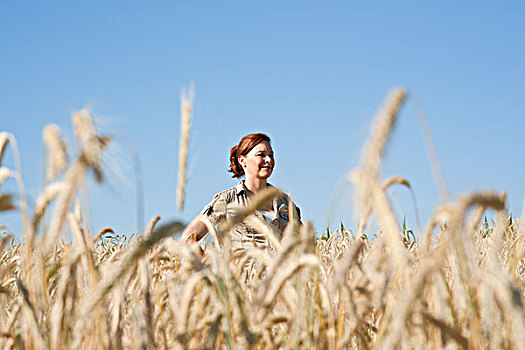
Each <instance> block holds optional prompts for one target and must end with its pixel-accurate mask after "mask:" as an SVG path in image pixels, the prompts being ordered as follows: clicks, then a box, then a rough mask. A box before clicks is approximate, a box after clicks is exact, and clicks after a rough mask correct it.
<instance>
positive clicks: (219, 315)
mask: <svg viewBox="0 0 525 350" xmlns="http://www.w3.org/2000/svg"><path fill="white" fill-rule="evenodd" d="M404 98H405V93H404V92H403V91H402V90H395V91H393V92H392V94H391V95H390V97H389V98H388V99H387V102H386V104H385V106H384V108H383V109H382V110H381V111H380V113H379V114H378V117H377V118H376V121H375V123H374V125H373V128H372V132H371V137H370V140H369V142H368V143H367V144H366V146H365V148H364V151H363V158H362V164H361V165H360V166H359V167H358V168H357V170H355V171H354V172H353V176H352V179H354V180H355V182H356V186H357V189H358V197H357V204H358V208H359V211H358V218H359V223H360V224H359V228H358V231H357V234H354V233H353V232H351V231H347V230H345V229H344V228H343V227H341V229H338V230H335V231H334V232H331V234H330V235H326V236H323V237H317V238H315V236H314V232H313V228H312V225H311V224H309V223H307V224H304V225H303V226H298V225H297V223H293V224H291V225H289V227H288V228H287V232H285V237H287V238H286V239H285V240H283V241H282V242H278V241H276V242H274V243H275V244H273V250H272V251H268V250H261V249H251V250H246V251H244V252H243V253H242V254H241V255H238V256H232V255H231V254H230V250H229V247H228V237H229V230H231V228H232V224H231V223H229V224H228V223H226V224H225V225H219V227H218V228H217V230H218V231H217V232H216V231H215V228H214V227H210V230H211V231H212V236H213V238H214V240H213V244H210V245H208V246H207V248H206V254H205V258H204V260H202V259H201V258H200V255H199V253H198V249H196V247H194V246H189V245H186V244H181V243H179V242H178V241H176V240H175V239H174V238H172V236H171V234H173V233H176V232H179V231H180V230H181V229H182V226H181V225H180V224H177V223H174V224H172V225H163V226H158V227H157V225H156V224H157V222H158V221H159V218H158V217H156V218H154V219H153V220H152V221H151V223H150V225H149V226H148V228H147V229H146V232H143V233H141V234H140V237H139V238H138V239H137V240H134V241H133V240H131V238H126V237H124V236H121V235H115V234H112V230H111V229H104V230H103V231H101V232H100V233H99V234H97V235H95V237H90V236H89V235H88V230H87V229H86V226H85V218H83V217H82V214H81V213H82V210H81V208H80V207H79V204H78V203H79V201H75V198H76V195H77V190H78V187H79V185H80V184H81V182H82V181H83V180H84V177H85V174H86V171H87V170H89V169H92V170H94V171H95V174H96V175H97V177H98V178H101V171H102V169H101V168H100V164H101V162H100V159H101V158H100V157H101V155H102V152H103V150H104V146H105V145H106V144H107V143H108V142H110V138H109V137H105V136H100V135H98V133H97V131H96V130H95V128H94V125H93V123H92V121H91V118H90V115H89V112H88V111H85V110H84V111H80V112H78V113H75V115H74V123H75V126H76V127H77V129H76V130H78V132H77V138H78V140H79V145H80V149H79V150H78V154H77V157H75V159H73V160H72V161H71V162H70V164H68V165H67V164H66V158H65V151H64V143H63V142H62V141H61V139H60V132H59V130H58V129H57V128H56V127H55V126H53V127H52V128H48V129H46V130H47V131H46V133H45V137H46V144H47V145H48V146H49V152H62V153H60V154H55V155H53V154H49V159H51V160H52V161H50V162H49V163H48V164H49V166H51V167H53V168H52V169H48V170H47V172H46V174H51V175H50V176H48V178H49V180H53V181H54V182H52V183H50V184H48V185H47V187H46V188H45V189H44V190H43V191H42V194H41V196H40V198H39V199H38V200H37V205H36V208H35V211H34V213H33V214H32V215H31V218H32V225H25V226H24V239H25V243H24V244H17V243H15V242H14V241H13V240H12V237H10V236H9V235H8V234H6V233H4V234H3V235H2V240H1V244H0V347H1V348H18V349H62V348H72V349H79V348H80V349H100V348H107V349H123V348H125V349H134V348H137V349H139V348H140V349H144V348H151V349H153V348H164V349H165V348H180V349H183V348H199V349H200V348H209V349H222V348H229V349H242V348H261V349H263V348H327V349H339V348H349V349H353V348H359V349H366V348H383V349H393V348H402V349H422V348H431V349H441V348H494V349H497V348H511V349H519V348H523V346H524V344H525V331H524V330H525V309H524V306H523V302H524V287H525V283H524V276H525V275H524V269H525V248H524V247H525V246H524V243H525V242H524V231H523V222H521V221H520V220H517V219H513V218H510V217H509V216H508V213H507V211H506V206H505V194H496V193H474V194H468V195H465V196H463V197H461V198H460V199H458V201H457V202H455V203H449V204H446V205H443V206H441V207H439V208H437V209H436V211H435V216H434V217H433V218H432V219H431V220H430V221H429V222H428V223H427V226H426V227H425V229H424V232H422V233H420V235H419V236H417V237H414V236H413V235H412V236H411V235H410V234H409V233H408V232H407V231H406V229H404V228H400V227H398V224H397V222H396V220H395V218H394V215H393V212H392V209H391V207H390V204H389V201H388V199H387V197H386V192H385V191H386V189H387V188H388V187H389V186H390V185H392V184H395V183H400V184H404V185H405V186H407V187H410V185H409V183H408V181H407V180H406V179H403V178H401V177H396V178H392V179H387V180H383V179H381V177H380V171H379V169H380V163H381V158H382V155H383V153H384V150H385V147H386V144H387V140H388V138H389V135H390V132H391V129H392V127H393V125H394V124H395V120H396V118H397V112H398V110H399V108H400V106H401V105H402V103H403V100H404ZM10 139H12V138H7V135H6V134H5V133H0V155H2V154H3V153H4V152H5V148H6V144H7V143H8V142H9V140H10ZM53 159H54V160H53ZM0 164H1V159H0ZM66 165H67V166H66ZM15 173H16V172H15V171H14V170H11V169H9V168H7V167H1V168H0V185H1V184H2V182H3V181H6V180H7V179H8V178H9V177H12V176H14V174H15ZM57 174H61V176H59V177H57ZM273 195H275V193H267V194H266V197H264V198H262V197H261V198H259V200H257V199H256V200H255V201H253V206H252V207H250V208H248V209H247V210H245V211H244V212H242V213H241V217H248V216H249V215H250V210H253V209H255V207H256V206H257V203H260V202H263V201H265V200H268V199H269V197H271V196H273ZM0 198H1V199H2V200H1V201H0V204H1V205H2V207H1V208H0V209H1V210H4V209H5V210H7V209H11V208H12V203H11V201H10V199H11V197H10V196H8V195H7V194H2V192H1V190H0ZM49 205H52V206H53V209H54V210H53V213H52V216H51V220H50V223H51V224H50V225H49V227H41V226H42V225H40V224H39V223H40V220H41V218H42V217H43V216H44V214H45V211H46V208H48V206H49ZM23 209H24V210H26V208H25V207H24V208H23ZM487 209H491V210H494V211H495V213H496V216H495V217H496V219H495V221H494V222H493V223H492V224H489V223H488V222H487V221H483V220H482V218H483V217H484V212H485V211H486V210H487ZM372 214H374V215H376V216H377V219H378V221H379V222H380V224H381V229H380V232H377V238H375V239H373V240H370V239H369V238H368V236H367V235H366V234H365V233H364V227H366V225H367V223H368V220H369V218H370V216H371V215H372ZM25 215H28V216H29V214H28V213H25ZM248 221H250V220H248ZM250 222H253V220H251V221H250ZM254 225H255V226H254V227H255V228H256V229H260V230H261V231H264V232H263V233H264V234H267V235H271V234H272V233H271V232H267V231H265V230H264V226H261V225H257V224H256V223H255V224H254ZM39 231H40V232H39ZM37 233H38V235H37ZM64 233H66V234H68V233H70V234H71V236H72V237H74V239H73V241H72V242H70V243H69V242H68V243H57V240H58V238H59V237H60V236H61V235H63V234H64ZM219 238H220V240H221V242H222V243H221V245H219ZM270 238H271V237H270ZM270 240H271V239H270ZM271 241H272V240H271Z"/></svg>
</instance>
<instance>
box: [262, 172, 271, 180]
mask: <svg viewBox="0 0 525 350" xmlns="http://www.w3.org/2000/svg"><path fill="white" fill-rule="evenodd" d="M271 175H272V171H261V172H260V173H259V177H260V178H262V179H267V178H269V177H270V176H271Z"/></svg>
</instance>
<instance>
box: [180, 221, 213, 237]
mask: <svg viewBox="0 0 525 350" xmlns="http://www.w3.org/2000/svg"><path fill="white" fill-rule="evenodd" d="M200 218H201V216H200V215H197V216H196V217H195V219H193V220H192V221H191V222H190V223H189V224H188V226H186V228H185V229H184V231H182V234H181V236H180V241H181V242H197V241H199V240H201V239H202V238H203V237H204V236H205V235H206V234H207V233H208V228H207V227H206V225H205V224H204V223H203V222H202V221H201V220H200Z"/></svg>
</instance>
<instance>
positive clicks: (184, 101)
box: [177, 86, 194, 211]
mask: <svg viewBox="0 0 525 350" xmlns="http://www.w3.org/2000/svg"><path fill="white" fill-rule="evenodd" d="M193 98H194V88H193V86H190V88H189V90H188V91H183V92H182V94H181V104H180V114H181V118H180V142H179V171H178V175H177V206H178V207H179V210H180V211H182V209H183V208H184V193H185V192H184V191H185V188H186V168H187V163H188V147H189V142H190V127H191V115H192V110H193Z"/></svg>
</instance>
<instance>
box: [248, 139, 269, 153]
mask: <svg viewBox="0 0 525 350" xmlns="http://www.w3.org/2000/svg"><path fill="white" fill-rule="evenodd" d="M261 151H263V152H273V149H272V146H271V145H270V144H269V143H268V142H266V141H263V142H261V143H259V144H257V145H256V146H255V147H254V148H253V149H252V150H251V152H261Z"/></svg>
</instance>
